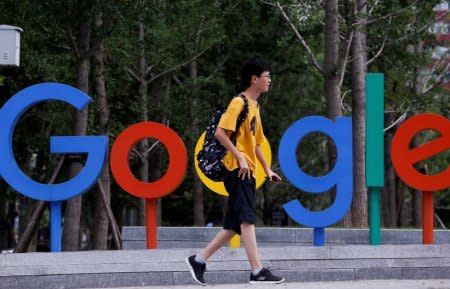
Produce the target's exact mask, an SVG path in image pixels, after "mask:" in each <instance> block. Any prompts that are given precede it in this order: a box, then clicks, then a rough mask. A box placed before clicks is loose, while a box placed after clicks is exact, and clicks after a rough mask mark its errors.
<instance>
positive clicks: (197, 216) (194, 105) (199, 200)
mask: <svg viewBox="0 0 450 289" xmlns="http://www.w3.org/2000/svg"><path fill="white" fill-rule="evenodd" d="M190 70H191V81H192V90H191V92H192V94H191V106H190V112H191V141H190V149H189V150H190V151H191V152H192V153H193V154H194V149H195V143H196V140H197V137H199V136H200V129H199V124H198V118H197V115H198V113H199V112H198V98H197V95H198V89H197V85H196V81H197V61H193V62H192V63H191V66H190ZM191 159H192V163H191V172H192V177H193V178H192V195H193V199H194V225H195V226H204V225H205V213H204V207H203V186H202V183H201V181H200V179H199V178H198V177H197V172H196V171H195V165H194V159H193V158H191Z"/></svg>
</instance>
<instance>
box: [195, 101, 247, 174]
mask: <svg viewBox="0 0 450 289" xmlns="http://www.w3.org/2000/svg"><path fill="white" fill-rule="evenodd" d="M239 96H240V97H241V98H242V100H243V101H244V108H243V109H242V111H241V112H240V113H239V116H238V118H237V121H236V129H235V130H234V132H233V133H232V134H231V136H230V140H231V142H232V143H233V144H235V142H236V134H237V131H238V129H239V127H240V126H241V124H242V123H243V122H244V120H245V119H246V118H247V114H248V101H247V98H246V97H245V96H244V95H243V94H240V95H239ZM225 111H226V110H225V109H221V110H218V111H216V112H215V113H214V115H213V117H212V118H211V119H210V121H209V123H208V126H207V127H206V135H205V142H204V143H203V146H202V149H201V150H200V152H199V153H198V155H197V161H198V166H199V168H200V170H201V171H202V172H203V173H204V174H205V176H207V177H208V178H209V179H211V180H213V181H216V182H222V181H223V178H224V173H225V170H226V169H225V166H224V165H223V163H222V160H223V158H224V157H225V154H226V153H227V149H226V148H224V147H223V146H222V144H221V143H220V142H219V141H218V140H217V139H216V137H215V136H214V133H215V132H216V129H217V125H218V124H219V121H220V118H221V117H222V114H223V113H224V112H225Z"/></svg>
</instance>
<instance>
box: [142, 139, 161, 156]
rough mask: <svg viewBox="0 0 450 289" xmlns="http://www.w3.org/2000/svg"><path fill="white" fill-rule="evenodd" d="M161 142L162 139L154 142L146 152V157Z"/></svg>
mask: <svg viewBox="0 0 450 289" xmlns="http://www.w3.org/2000/svg"><path fill="white" fill-rule="evenodd" d="M160 143H161V142H160V141H156V142H155V143H154V144H152V146H151V147H150V148H149V149H148V150H147V151H146V152H145V157H147V156H148V154H149V153H151V152H152V150H154V149H156V146H157V145H159V144H160Z"/></svg>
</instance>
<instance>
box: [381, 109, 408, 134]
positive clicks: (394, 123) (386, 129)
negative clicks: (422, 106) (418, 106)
mask: <svg viewBox="0 0 450 289" xmlns="http://www.w3.org/2000/svg"><path fill="white" fill-rule="evenodd" d="M407 113H408V111H406V112H405V113H403V114H402V115H401V116H400V117H399V118H398V119H397V120H396V121H394V122H393V123H392V124H391V125H389V126H388V127H387V128H385V129H384V130H383V132H387V131H388V130H390V129H391V128H393V127H394V126H396V125H397V123H399V122H402V121H404V120H405V119H406V115H407Z"/></svg>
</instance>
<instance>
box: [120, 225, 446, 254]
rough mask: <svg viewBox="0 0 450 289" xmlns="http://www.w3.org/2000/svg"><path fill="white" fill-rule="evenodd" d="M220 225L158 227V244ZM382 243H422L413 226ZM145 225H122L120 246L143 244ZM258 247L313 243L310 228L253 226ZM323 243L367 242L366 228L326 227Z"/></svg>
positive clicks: (191, 239) (386, 232) (194, 241)
mask: <svg viewBox="0 0 450 289" xmlns="http://www.w3.org/2000/svg"><path fill="white" fill-rule="evenodd" d="M219 230H221V228H218V227H213V228H208V227H159V228H158V248H161V249H164V248H203V247H204V246H206V245H207V244H208V242H209V241H210V240H212V238H213V237H214V236H215V235H216V234H217V232H219ZM381 236H382V243H383V244H399V245H400V244H401V245H404V244H422V231H421V230H417V229H416V230H413V229H382V230H381ZM145 238H146V231H145V227H123V229H122V239H123V243H122V244H123V249H125V250H136V249H145V248H146V241H145V240H146V239H145ZM256 239H257V240H258V246H260V247H273V246H312V243H313V229H310V228H267V227H257V228H256ZM434 241H435V244H449V243H450V231H449V230H435V232H434ZM325 244H326V245H330V246H333V245H367V244H369V230H368V229H339V228H327V229H325Z"/></svg>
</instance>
